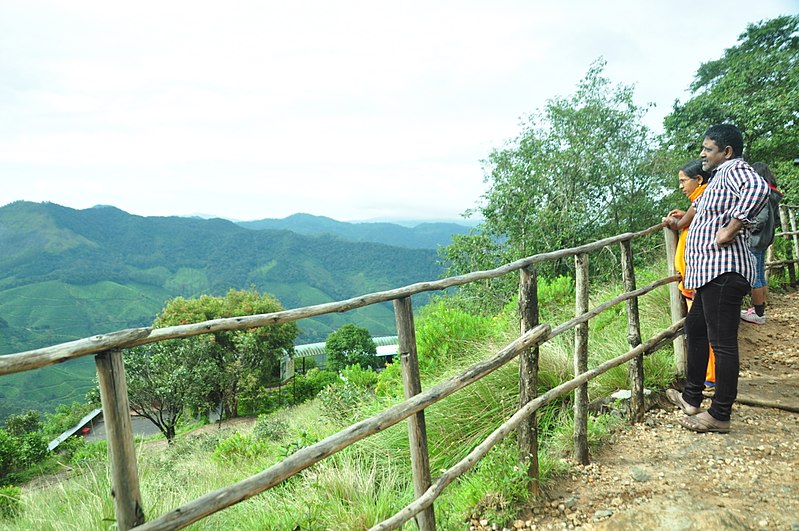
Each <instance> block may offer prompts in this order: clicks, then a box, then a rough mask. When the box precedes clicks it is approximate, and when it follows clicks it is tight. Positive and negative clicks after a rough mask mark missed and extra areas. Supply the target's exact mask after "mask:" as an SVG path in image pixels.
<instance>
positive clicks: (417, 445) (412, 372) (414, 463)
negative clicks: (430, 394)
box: [394, 297, 436, 531]
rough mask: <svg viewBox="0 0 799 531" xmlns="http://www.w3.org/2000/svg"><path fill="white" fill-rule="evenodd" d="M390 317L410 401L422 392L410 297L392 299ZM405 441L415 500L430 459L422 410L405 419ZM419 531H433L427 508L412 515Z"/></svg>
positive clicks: (425, 480)
mask: <svg viewBox="0 0 799 531" xmlns="http://www.w3.org/2000/svg"><path fill="white" fill-rule="evenodd" d="M394 317H395V319H396V321H397V335H398V337H399V356H400V362H401V364H402V365H401V367H402V383H403V386H404V388H405V398H406V399H407V398H411V397H412V396H415V395H418V394H419V393H421V392H422V383H421V379H420V376H419V358H418V356H417V354H416V330H415V329H414V324H413V306H412V303H411V298H410V297H403V298H401V299H396V300H394ZM408 439H409V445H410V450H411V467H412V468H413V491H414V495H415V496H416V497H417V498H419V497H420V496H422V495H423V494H424V493H425V491H426V490H427V489H428V488H430V485H431V484H432V479H431V476H430V456H429V455H428V452H427V428H426V425H425V420H424V410H422V411H419V412H418V413H416V414H415V415H411V416H410V417H408ZM416 525H417V527H418V528H419V531H435V529H436V518H435V511H434V510H433V506H432V505H431V506H430V507H428V508H427V509H425V510H424V511H422V512H420V513H419V514H418V515H416Z"/></svg>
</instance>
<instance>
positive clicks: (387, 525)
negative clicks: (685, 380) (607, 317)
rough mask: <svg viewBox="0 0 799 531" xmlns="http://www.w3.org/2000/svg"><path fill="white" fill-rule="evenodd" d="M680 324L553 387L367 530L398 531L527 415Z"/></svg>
mask: <svg viewBox="0 0 799 531" xmlns="http://www.w3.org/2000/svg"><path fill="white" fill-rule="evenodd" d="M683 324H684V322H683V321H680V322H678V323H675V324H673V325H672V326H671V327H669V328H667V329H666V330H663V331H662V332H660V333H659V334H657V335H655V336H653V337H652V338H651V339H649V340H648V341H646V342H645V343H643V344H641V345H639V346H637V347H636V348H634V349H632V350H630V351H629V352H627V353H626V354H622V355H621V356H618V357H616V358H613V359H611V360H608V361H606V362H604V363H602V364H600V365H597V366H596V367H595V368H593V369H591V370H588V371H586V372H584V373H582V374H581V375H579V376H577V377H575V378H573V379H571V380H569V381H568V382H565V383H562V384H560V385H558V386H557V387H553V388H552V389H550V390H549V391H547V392H546V393H544V394H542V395H541V396H539V397H537V398H535V399H534V400H531V401H530V402H528V403H527V404H526V405H525V406H524V407H523V408H521V409H519V410H518V411H517V412H516V413H514V414H513V416H511V417H510V419H509V420H507V421H506V422H505V423H504V424H502V426H500V427H499V428H497V429H496V430H494V431H493V432H492V433H491V435H489V436H488V437H486V439H485V440H484V441H483V442H482V443H480V444H479V445H477V447H475V449H474V450H472V451H471V452H469V455H467V456H466V457H464V458H463V459H462V460H460V461H459V462H458V463H456V464H455V465H454V466H452V467H450V468H448V469H447V470H446V471H445V472H443V473H442V474H441V475H440V476H439V477H438V479H436V481H435V482H434V483H433V485H432V486H431V487H430V488H429V489H428V490H427V492H425V493H424V495H423V496H422V497H420V498H418V499H416V500H415V501H414V502H413V503H410V504H409V505H407V506H405V507H404V508H403V509H402V510H400V511H399V512H397V513H396V514H395V515H394V516H392V517H391V518H388V519H386V520H384V521H382V522H380V523H379V524H377V525H376V526H374V527H371V528H370V529H369V531H390V530H392V529H398V528H399V527H400V526H401V525H402V524H404V523H405V522H407V521H408V520H410V519H411V518H413V516H414V515H415V514H417V513H418V512H419V511H421V510H423V509H425V508H426V507H429V506H430V505H431V504H432V503H433V501H434V500H435V499H436V498H437V497H438V496H439V495H441V493H442V492H443V491H444V489H445V488H446V486H447V485H449V484H450V483H452V482H453V481H455V480H456V479H457V478H458V477H460V476H461V475H462V474H463V473H464V472H466V471H467V470H469V469H470V468H471V467H472V466H474V465H475V463H477V461H479V460H480V459H481V458H482V457H484V456H485V455H486V454H487V453H488V451H489V450H491V448H493V447H494V446H495V445H496V444H497V443H499V442H500V441H501V440H502V439H503V438H504V437H505V436H507V435H508V433H510V432H511V431H513V430H514V429H517V428H518V426H519V425H520V424H521V423H522V421H523V420H524V419H525V418H526V417H527V416H528V415H530V414H531V413H533V412H535V411H536V410H538V409H539V408H541V407H542V406H544V405H546V404H548V403H549V402H551V401H552V400H554V399H555V398H558V397H560V396H563V395H565V394H566V393H568V392H570V391H572V390H574V389H576V388H578V387H579V386H581V385H584V384H586V383H587V382H588V381H589V380H591V379H592V378H596V377H597V376H599V375H600V374H603V373H605V372H607V371H609V370H610V369H612V368H614V367H618V366H619V365H621V364H623V363H626V362H628V361H630V360H631V359H633V358H635V357H636V356H638V355H640V354H647V353H652V352H654V351H655V350H657V348H656V346H657V345H661V346H662V345H664V344H666V343H668V342H670V341H671V340H672V338H673V337H674V336H675V335H676V334H679V333H680V330H681V328H682V326H683Z"/></svg>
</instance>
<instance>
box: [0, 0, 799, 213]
mask: <svg viewBox="0 0 799 531" xmlns="http://www.w3.org/2000/svg"><path fill="white" fill-rule="evenodd" d="M798 10H799V0H758V1H754V0H722V1H719V2H711V3H703V4H701V3H697V2H695V1H682V0H678V1H666V0H664V1H660V2H644V1H641V0H634V1H612V0H608V1H597V0H579V1H578V0H571V1H570V0H559V1H557V2H550V1H546V2H544V1H534V0H528V1H503V0H492V1H488V0H485V1H469V0H461V1H435V0H427V1H415V0H411V1H396V0H394V1H390V2H389V1H377V0H373V1H362V2H354V1H346V0H335V1H330V0H327V1H323V0H319V1H313V0H293V1H288V2H287V1H283V2H274V1H271V0H252V1H249V0H248V1H236V0H230V1H226V2H219V1H216V2H205V1H197V0H193V1H182V0H181V1H170V0H159V1H139V2H126V3H120V2H108V1H87V0H71V1H63V2H58V1H37V0H1V1H0V175H1V176H2V181H0V206H2V205H5V204H7V203H9V202H12V201H15V200H20V199H23V200H28V201H37V202H38V201H52V202H54V203H58V204H61V205H65V206H69V207H72V208H78V209H83V208H89V207H92V206H94V205H97V204H107V205H114V206H116V207H119V208H121V209H123V210H125V211H127V212H130V213H131V214H137V215H143V216H168V215H190V214H212V215H216V216H220V217H226V218H229V219H236V220H255V219H263V218H281V217H285V216H288V215H290V214H293V213H296V212H307V213H311V214H316V215H323V216H329V217H332V218H335V219H338V220H342V221H352V220H365V219H373V218H394V219H455V218H459V217H460V215H461V213H463V212H464V211H465V210H466V209H468V208H471V207H474V206H475V205H476V204H477V202H478V201H479V198H480V195H481V194H482V193H483V192H484V190H485V184H484V182H483V171H482V167H481V164H480V160H481V159H484V158H486V157H487V155H488V154H489V153H490V151H491V149H493V148H498V147H501V146H502V145H503V143H504V142H505V141H506V140H509V139H511V138H513V137H515V136H516V135H517V134H518V133H519V131H520V126H519V123H520V119H521V118H523V117H525V116H527V115H529V114H531V113H534V112H535V111H537V110H539V109H541V108H543V106H544V105H545V104H546V100H547V99H549V98H553V97H556V96H568V95H570V94H571V93H573V92H574V89H575V87H576V84H577V82H578V81H579V80H580V79H581V78H583V77H584V76H585V74H586V72H587V70H588V68H589V66H590V64H591V63H592V62H593V61H595V60H596V59H598V58H599V57H600V56H602V57H604V59H605V60H606V61H607V68H606V70H605V73H606V75H607V76H608V77H609V78H610V79H611V81H613V82H614V83H624V84H635V87H636V90H635V94H636V100H637V102H638V103H639V104H644V103H647V102H653V103H655V104H656V107H655V108H654V109H652V110H651V111H650V112H649V114H648V115H647V118H646V122H647V124H648V125H650V127H652V128H653V129H656V130H659V129H660V124H661V122H662V118H663V116H665V115H666V114H667V113H668V112H669V111H670V110H671V106H672V104H673V102H674V100H675V99H681V100H683V101H684V100H685V99H686V97H687V95H686V92H685V90H686V88H687V87H688V84H689V83H690V82H691V80H692V79H693V76H694V74H695V72H696V70H697V68H698V67H699V65H700V64H701V63H702V62H706V61H710V60H713V59H718V58H719V57H721V56H722V54H723V52H724V49H725V48H729V47H731V46H733V45H735V44H736V42H737V38H738V36H739V35H740V34H741V33H742V32H743V31H744V30H745V28H746V25H747V24H748V23H751V22H756V21H760V20H764V19H770V18H774V17H776V16H779V15H784V14H794V13H796V12H797V11H798Z"/></svg>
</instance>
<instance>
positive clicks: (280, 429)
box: [252, 415, 289, 441]
mask: <svg viewBox="0 0 799 531" xmlns="http://www.w3.org/2000/svg"><path fill="white" fill-rule="evenodd" d="M288 430H289V424H288V422H286V421H285V420H283V419H281V418H278V417H274V416H271V415H258V419H257V420H256V421H255V426H254V427H253V430H252V436H253V437H254V438H255V439H256V440H259V441H279V440H281V439H283V438H284V437H285V436H286V433H287V432H288Z"/></svg>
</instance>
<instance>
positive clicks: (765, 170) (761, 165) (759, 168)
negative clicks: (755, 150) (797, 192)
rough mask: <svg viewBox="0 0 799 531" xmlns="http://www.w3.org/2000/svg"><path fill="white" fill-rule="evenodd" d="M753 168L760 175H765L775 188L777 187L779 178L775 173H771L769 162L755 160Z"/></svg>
mask: <svg viewBox="0 0 799 531" xmlns="http://www.w3.org/2000/svg"><path fill="white" fill-rule="evenodd" d="M752 169H753V170H755V171H756V172H757V174H758V175H760V176H761V177H763V178H764V179H765V180H766V182H767V183H769V184H770V185H771V186H773V187H774V188H776V187H777V179H775V178H774V174H773V173H771V170H770V169H769V167H768V164H766V163H765V162H755V163H754V164H752Z"/></svg>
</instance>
